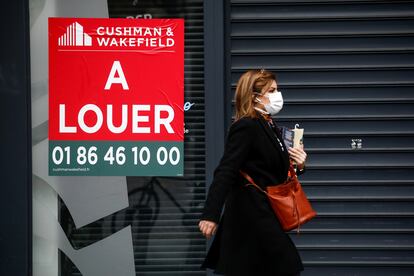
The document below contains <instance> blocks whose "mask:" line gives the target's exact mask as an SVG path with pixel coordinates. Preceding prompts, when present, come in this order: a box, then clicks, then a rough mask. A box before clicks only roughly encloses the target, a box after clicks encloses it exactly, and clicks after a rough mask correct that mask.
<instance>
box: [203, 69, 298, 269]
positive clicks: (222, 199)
mask: <svg viewBox="0 0 414 276" xmlns="http://www.w3.org/2000/svg"><path fill="white" fill-rule="evenodd" d="M235 102H236V120H235V122H234V123H233V124H232V125H231V127H230V130H229V132H228V134H227V139H226V144H225V150H224V153H223V156H222V158H221V160H220V163H219V165H218V166H217V168H216V169H215V171H214V179H213V182H212V184H211V186H210V190H209V192H208V196H207V200H206V202H205V206H204V211H203V214H202V217H201V220H200V222H199V228H200V231H201V232H202V233H203V235H204V236H206V237H207V238H209V237H211V236H212V235H215V237H214V240H213V243H212V245H211V247H210V250H209V252H208V254H207V257H206V259H205V261H204V263H203V266H202V267H203V268H211V269H214V270H215V272H216V273H220V274H224V275H226V276H277V275H281V276H291V275H299V273H300V271H302V270H303V265H302V261H301V258H300V256H299V253H298V251H297V249H296V247H295V245H294V244H293V242H292V241H291V239H290V237H289V236H288V234H287V233H285V232H284V231H283V229H282V228H281V225H280V222H279V220H278V219H277V217H276V216H275V214H274V213H273V210H272V208H271V206H270V204H269V202H268V199H267V197H266V195H264V194H263V193H261V192H260V191H258V190H257V189H256V188H255V187H253V186H245V184H246V183H247V180H245V179H244V178H243V176H242V175H241V174H240V170H242V171H244V172H246V173H247V174H248V175H250V176H251V177H252V178H253V179H254V180H255V182H256V184H258V185H259V186H261V187H262V188H265V187H266V186H268V185H276V184H278V183H283V182H284V181H285V180H286V179H287V177H288V169H289V164H290V159H291V160H293V161H295V163H296V164H297V174H298V175H299V174H301V173H302V172H303V171H304V166H305V160H306V153H305V151H304V150H303V148H298V149H293V148H289V149H288V148H286V146H285V145H284V143H283V140H282V138H281V135H280V132H279V130H278V128H277V126H276V123H275V122H274V120H273V119H272V117H271V116H273V115H276V114H277V113H278V112H279V111H280V110H281V109H282V107H283V98H282V94H281V92H279V91H278V90H277V83H276V78H275V76H274V74H273V73H271V72H269V71H266V70H251V71H248V72H246V73H244V74H243V75H242V76H241V77H240V79H239V81H238V84H237V88H236V94H235ZM224 203H225V208H224V213H223V216H222V217H221V218H220V216H221V213H222V209H223V206H224Z"/></svg>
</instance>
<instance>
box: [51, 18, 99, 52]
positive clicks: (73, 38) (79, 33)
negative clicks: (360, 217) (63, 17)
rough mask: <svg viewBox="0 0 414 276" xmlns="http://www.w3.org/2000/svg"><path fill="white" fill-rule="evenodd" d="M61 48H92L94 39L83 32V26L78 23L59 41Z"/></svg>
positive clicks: (67, 30) (73, 24) (69, 27)
mask: <svg viewBox="0 0 414 276" xmlns="http://www.w3.org/2000/svg"><path fill="white" fill-rule="evenodd" d="M58 45H59V46H92V38H91V36H90V35H88V34H86V33H84V32H83V26H82V25H81V24H79V23H78V22H75V23H72V24H70V25H69V26H68V27H67V28H66V33H65V34H63V35H61V36H60V37H59V39H58Z"/></svg>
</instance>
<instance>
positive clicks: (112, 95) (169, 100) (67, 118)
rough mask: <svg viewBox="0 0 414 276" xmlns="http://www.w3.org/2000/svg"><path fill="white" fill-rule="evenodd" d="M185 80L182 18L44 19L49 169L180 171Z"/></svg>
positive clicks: (58, 172)
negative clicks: (46, 30) (47, 28)
mask: <svg viewBox="0 0 414 276" xmlns="http://www.w3.org/2000/svg"><path fill="white" fill-rule="evenodd" d="M183 80H184V21H183V20H182V19H150V20H148V19H87V18H49V140H50V145H49V148H50V149H49V173H50V174H51V175H157V174H156V172H160V174H159V175H182V173H183V172H182V163H183V152H182V147H183V145H182V144H183V137H184V136H183V135H184V128H183V125H184V110H183V105H184V81H183ZM137 145H138V146H137ZM134 146H135V148H136V149H135V154H134V149H133V148H134ZM164 149H165V151H164ZM116 150H118V153H120V152H123V153H124V155H125V156H124V157H125V158H124V159H125V162H115V161H114V160H115V159H116V157H117V156H116ZM140 150H142V151H140ZM160 152H161V153H160ZM95 155H96V159H97V161H96V162H95ZM164 155H166V156H168V157H169V158H170V159H171V160H170V161H171V162H170V163H169V162H166V163H164V164H163V161H164V159H163V158H164V157H163V156H164ZM90 156H92V157H90ZM105 156H106V157H107V158H105ZM111 156H112V159H111ZM147 156H149V157H148V158H147V159H149V161H148V163H146V160H147V159H146V157H147ZM119 158H120V160H121V161H122V160H123V159H122V158H121V157H119ZM140 158H141V159H142V160H141V161H143V162H138V161H137V160H138V159H140ZM157 158H158V159H157ZM134 159H136V160H135V161H137V162H134ZM167 159H168V158H167ZM177 159H179V160H178V163H177ZM85 160H86V162H85V163H84V161H85ZM111 160H112V162H111ZM78 161H80V162H78ZM89 161H91V162H89ZM118 161H119V160H118ZM157 161H160V162H158V163H157ZM111 163H112V164H111ZM108 166H109V167H108ZM167 167H168V168H167Z"/></svg>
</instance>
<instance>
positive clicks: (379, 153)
mask: <svg viewBox="0 0 414 276" xmlns="http://www.w3.org/2000/svg"><path fill="white" fill-rule="evenodd" d="M230 8H231V10H230V12H231V15H230V19H231V23H230V37H231V86H232V89H231V95H227V98H228V99H229V98H232V96H233V93H234V89H235V85H236V82H237V80H238V78H239V76H240V75H241V73H242V72H244V71H246V70H248V69H252V68H266V69H269V70H271V71H274V72H275V73H276V74H277V78H278V85H279V88H280V90H282V91H283V96H284V99H285V108H284V110H283V112H281V113H280V114H279V115H277V120H278V121H279V122H280V124H281V125H286V126H289V127H293V125H294V124H295V123H299V124H300V125H301V127H304V128H305V138H304V142H305V146H306V149H307V152H308V154H309V158H308V166H307V167H308V171H307V173H306V174H305V175H303V176H302V178H301V179H302V183H303V186H304V188H305V190H306V192H307V194H308V196H309V197H310V199H311V201H312V203H313V205H314V207H315V209H316V210H317V211H318V213H319V216H318V217H317V218H316V219H315V220H314V221H312V222H310V223H309V224H308V225H306V227H303V232H302V234H300V235H296V234H293V233H292V234H291V237H292V239H293V240H294V241H295V243H296V245H297V246H298V248H299V249H300V252H301V256H302V257H303V261H304V264H305V272H304V273H303V274H304V275H414V204H413V203H414V170H413V168H414V148H413V145H412V143H413V138H414V90H413V89H414V78H413V77H414V37H413V34H414V1H333V0H330V1H329V0H325V1H323V0H321V1H305V0H303V1H272V0H266V1H264V0H260V1H248V0H232V1H231V5H230ZM353 139H361V146H362V148H360V149H358V141H356V142H355V144H354V145H355V146H356V147H357V148H356V149H352V147H351V144H352V140H353Z"/></svg>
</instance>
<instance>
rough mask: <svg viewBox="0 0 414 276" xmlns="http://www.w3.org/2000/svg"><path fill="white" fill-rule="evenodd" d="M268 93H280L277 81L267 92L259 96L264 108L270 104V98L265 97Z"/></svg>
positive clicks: (263, 91) (273, 82)
mask: <svg viewBox="0 0 414 276" xmlns="http://www.w3.org/2000/svg"><path fill="white" fill-rule="evenodd" d="M267 93H278V92H277V84H276V81H272V84H271V85H270V87H269V88H268V89H267V90H265V89H263V90H262V93H261V95H260V96H257V98H258V99H259V100H261V104H262V105H263V106H264V105H266V104H268V103H269V98H268V97H266V96H265V95H266V94H267ZM258 104H260V103H258Z"/></svg>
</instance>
